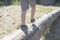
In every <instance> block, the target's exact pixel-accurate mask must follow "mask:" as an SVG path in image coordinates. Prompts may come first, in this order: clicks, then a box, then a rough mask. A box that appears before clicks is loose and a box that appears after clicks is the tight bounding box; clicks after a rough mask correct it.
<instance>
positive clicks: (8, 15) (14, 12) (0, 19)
mask: <svg viewBox="0 0 60 40" xmlns="http://www.w3.org/2000/svg"><path fill="white" fill-rule="evenodd" d="M57 8H59V7H56V6H43V5H36V14H35V19H38V18H39V17H41V16H42V15H43V14H45V13H49V12H51V11H52V10H55V9H57ZM30 15H31V14H30V9H29V10H28V12H27V15H26V23H30V18H31V17H30ZM20 25H21V8H20V5H18V6H12V5H11V6H2V7H0V38H2V37H4V36H6V35H7V34H9V33H11V32H13V31H15V30H17V28H18V27H19V26H20Z"/></svg>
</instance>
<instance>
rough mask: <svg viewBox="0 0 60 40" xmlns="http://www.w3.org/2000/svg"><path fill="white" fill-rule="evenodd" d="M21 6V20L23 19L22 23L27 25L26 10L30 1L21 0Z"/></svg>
mask: <svg viewBox="0 0 60 40" xmlns="http://www.w3.org/2000/svg"><path fill="white" fill-rule="evenodd" d="M21 8H22V13H21V21H22V25H25V20H26V12H27V9H28V8H29V3H28V1H27V0H21Z"/></svg>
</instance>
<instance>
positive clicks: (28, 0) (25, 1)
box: [20, 0, 36, 11]
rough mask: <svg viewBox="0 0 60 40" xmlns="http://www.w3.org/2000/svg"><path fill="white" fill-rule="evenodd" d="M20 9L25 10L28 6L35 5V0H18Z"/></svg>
mask: <svg viewBox="0 0 60 40" xmlns="http://www.w3.org/2000/svg"><path fill="white" fill-rule="evenodd" d="M20 2H21V8H22V11H26V10H27V9H28V8H29V5H30V7H35V4H36V0H20Z"/></svg>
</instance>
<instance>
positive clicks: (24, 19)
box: [21, 11, 26, 25]
mask: <svg viewBox="0 0 60 40" xmlns="http://www.w3.org/2000/svg"><path fill="white" fill-rule="evenodd" d="M21 21H22V25H25V21H26V11H23V12H22V14H21Z"/></svg>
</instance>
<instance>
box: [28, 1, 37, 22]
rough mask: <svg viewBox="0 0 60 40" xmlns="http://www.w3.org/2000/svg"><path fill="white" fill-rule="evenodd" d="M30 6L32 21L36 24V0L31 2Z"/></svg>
mask: <svg viewBox="0 0 60 40" xmlns="http://www.w3.org/2000/svg"><path fill="white" fill-rule="evenodd" d="M29 4H30V6H31V21H32V22H34V21H35V20H34V16H35V11H36V0H29Z"/></svg>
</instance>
